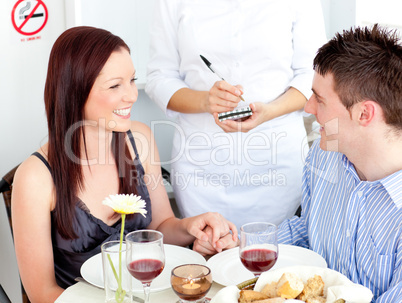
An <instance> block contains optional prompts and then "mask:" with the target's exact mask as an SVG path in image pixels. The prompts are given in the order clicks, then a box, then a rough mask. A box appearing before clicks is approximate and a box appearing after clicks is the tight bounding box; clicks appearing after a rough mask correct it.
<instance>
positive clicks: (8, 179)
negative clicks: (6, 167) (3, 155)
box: [0, 164, 19, 233]
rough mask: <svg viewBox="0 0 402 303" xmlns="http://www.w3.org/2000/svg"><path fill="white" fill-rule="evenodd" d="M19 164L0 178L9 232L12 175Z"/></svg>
mask: <svg viewBox="0 0 402 303" xmlns="http://www.w3.org/2000/svg"><path fill="white" fill-rule="evenodd" d="M18 166H19V164H18V165H17V166H16V167H14V168H13V169H12V170H10V171H9V172H8V173H7V174H5V175H4V177H3V178H2V179H1V180H0V192H1V193H2V194H3V198H4V203H5V205H6V211H7V216H8V222H9V223H10V228H11V233H12V232H13V229H12V221H11V191H12V187H13V181H14V175H15V172H16V170H17V168H18Z"/></svg>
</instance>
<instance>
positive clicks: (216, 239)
mask: <svg viewBox="0 0 402 303" xmlns="http://www.w3.org/2000/svg"><path fill="white" fill-rule="evenodd" d="M187 219H188V220H190V222H189V224H188V228H187V231H188V233H189V234H191V235H193V236H194V237H196V241H195V242H194V247H193V248H194V250H196V251H198V252H200V253H201V254H204V255H206V254H214V253H216V252H221V251H222V250H223V249H225V248H230V247H235V246H236V245H237V240H238V237H237V228H236V226H235V225H234V224H233V223H232V222H230V221H228V220H226V219H225V218H224V217H223V216H222V215H221V214H219V213H211V212H209V213H204V214H201V215H198V216H195V217H191V218H187Z"/></svg>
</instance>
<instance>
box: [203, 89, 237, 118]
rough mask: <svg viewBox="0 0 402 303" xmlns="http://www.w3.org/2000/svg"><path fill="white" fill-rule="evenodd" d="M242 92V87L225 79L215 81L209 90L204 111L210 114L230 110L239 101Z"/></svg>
mask: <svg viewBox="0 0 402 303" xmlns="http://www.w3.org/2000/svg"><path fill="white" fill-rule="evenodd" d="M242 94H243V88H242V87H241V86H240V85H236V86H233V85H231V84H229V83H227V82H226V81H217V82H215V84H214V86H212V88H211V89H210V90H209V93H208V99H207V100H206V103H205V111H206V112H209V113H211V114H213V113H215V112H218V113H220V112H227V111H231V110H233V109H235V108H236V107H237V105H238V103H239V102H240V101H241V99H240V96H241V95H242Z"/></svg>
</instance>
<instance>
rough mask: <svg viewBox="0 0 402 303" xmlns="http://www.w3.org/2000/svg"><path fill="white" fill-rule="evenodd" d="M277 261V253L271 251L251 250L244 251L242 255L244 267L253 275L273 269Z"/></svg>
mask: <svg viewBox="0 0 402 303" xmlns="http://www.w3.org/2000/svg"><path fill="white" fill-rule="evenodd" d="M277 259H278V254H277V252H276V251H272V250H270V249H250V250H245V251H243V252H242V253H241V255H240V260H241V262H242V263H243V265H244V266H245V267H246V268H247V269H248V270H249V271H251V272H253V273H262V272H264V271H267V270H269V269H271V268H272V267H273V266H274V265H275V263H276V260H277Z"/></svg>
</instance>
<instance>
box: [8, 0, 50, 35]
mask: <svg viewBox="0 0 402 303" xmlns="http://www.w3.org/2000/svg"><path fill="white" fill-rule="evenodd" d="M47 19H48V12H47V7H46V5H45V3H43V1H42V0H19V1H17V3H16V4H15V5H14V7H13V11H12V13H11V22H12V23H13V26H14V28H15V30H16V31H17V32H19V33H20V34H22V35H25V36H31V35H35V34H37V33H39V32H40V31H41V30H42V29H43V28H44V27H45V25H46V23H47Z"/></svg>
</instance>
